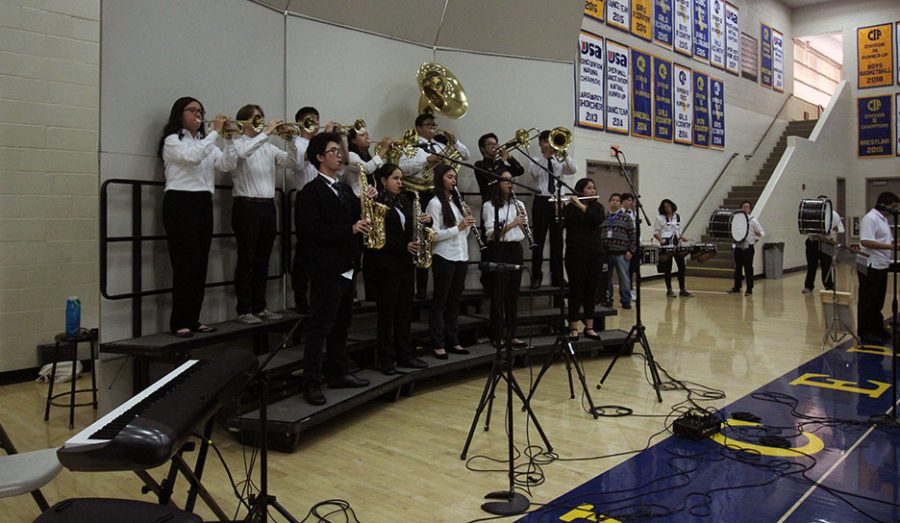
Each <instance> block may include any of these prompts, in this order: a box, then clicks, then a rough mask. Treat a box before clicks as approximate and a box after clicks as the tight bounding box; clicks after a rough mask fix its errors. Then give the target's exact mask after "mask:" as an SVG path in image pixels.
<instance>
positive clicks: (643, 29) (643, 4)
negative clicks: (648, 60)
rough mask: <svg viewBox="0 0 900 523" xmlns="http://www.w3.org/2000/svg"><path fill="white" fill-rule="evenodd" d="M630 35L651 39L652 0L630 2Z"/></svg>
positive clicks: (633, 0) (632, 0)
mask: <svg viewBox="0 0 900 523" xmlns="http://www.w3.org/2000/svg"><path fill="white" fill-rule="evenodd" d="M631 34H633V35H634V36H636V37H638V38H643V39H644V40H647V41H648V42H649V41H650V40H652V39H653V0H631Z"/></svg>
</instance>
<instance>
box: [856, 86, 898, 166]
mask: <svg viewBox="0 0 900 523" xmlns="http://www.w3.org/2000/svg"><path fill="white" fill-rule="evenodd" d="M892 98H893V96H891V95H889V94H886V95H884V96H871V97H865V98H859V99H857V101H856V106H857V114H858V120H857V123H858V125H857V135H858V137H859V139H858V141H859V152H858V153H857V155H858V156H859V157H860V158H884V157H889V156H893V155H894V140H893V134H892V132H893V122H892V118H893V115H894V110H893V107H892V105H891V99H892Z"/></svg>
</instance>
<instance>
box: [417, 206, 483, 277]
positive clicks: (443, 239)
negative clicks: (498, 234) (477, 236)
mask: <svg viewBox="0 0 900 523" xmlns="http://www.w3.org/2000/svg"><path fill="white" fill-rule="evenodd" d="M448 201H449V202H450V209H451V210H452V211H453V217H454V218H455V219H456V225H451V226H450V227H444V218H443V216H442V215H441V208H442V205H441V201H440V200H438V198H437V196H435V197H434V198H432V199H431V200H430V201H429V202H428V206H427V207H426V208H425V212H427V213H428V215H429V216H431V220H432V224H433V225H432V227H433V228H434V232H435V235H434V246H433V247H432V253H433V254H437V255H439V256H440V257H441V258H443V259H445V260H448V261H469V240H468V236H469V232H470V231H471V230H472V227H466V229H465V231H460V230H459V223H460V222H461V221H462V219H463V215H462V212H460V210H459V209H458V208H457V207H456V205H455V204H454V203H453V202H452V199H448Z"/></svg>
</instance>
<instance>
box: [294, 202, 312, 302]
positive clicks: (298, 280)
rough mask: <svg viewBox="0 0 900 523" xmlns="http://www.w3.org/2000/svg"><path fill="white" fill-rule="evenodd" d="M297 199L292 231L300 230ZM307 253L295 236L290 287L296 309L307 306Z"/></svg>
mask: <svg viewBox="0 0 900 523" xmlns="http://www.w3.org/2000/svg"><path fill="white" fill-rule="evenodd" d="M298 201H299V198H298V199H297V200H294V231H297V233H298V234H299V231H300V225H301V224H300V220H299V216H300V209H298V207H297V206H298ZM307 256H309V253H308V252H307V249H306V248H305V247H304V246H303V242H302V240H301V239H300V237H299V236H297V244H296V246H295V247H294V261H293V263H292V264H291V288H292V289H293V290H294V306H295V307H296V308H297V310H298V311H302V310H303V309H307V308H309V269H308V267H309V265H308V263H307V259H308V258H307Z"/></svg>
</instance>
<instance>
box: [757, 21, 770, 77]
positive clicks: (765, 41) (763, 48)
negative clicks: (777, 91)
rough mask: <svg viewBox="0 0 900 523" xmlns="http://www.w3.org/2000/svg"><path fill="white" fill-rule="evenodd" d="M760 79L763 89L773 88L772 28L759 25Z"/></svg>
mask: <svg viewBox="0 0 900 523" xmlns="http://www.w3.org/2000/svg"><path fill="white" fill-rule="evenodd" d="M759 37H760V38H759V47H760V53H759V78H760V82H761V83H762V85H763V87H772V28H770V27H769V26H767V25H766V24H759Z"/></svg>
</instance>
